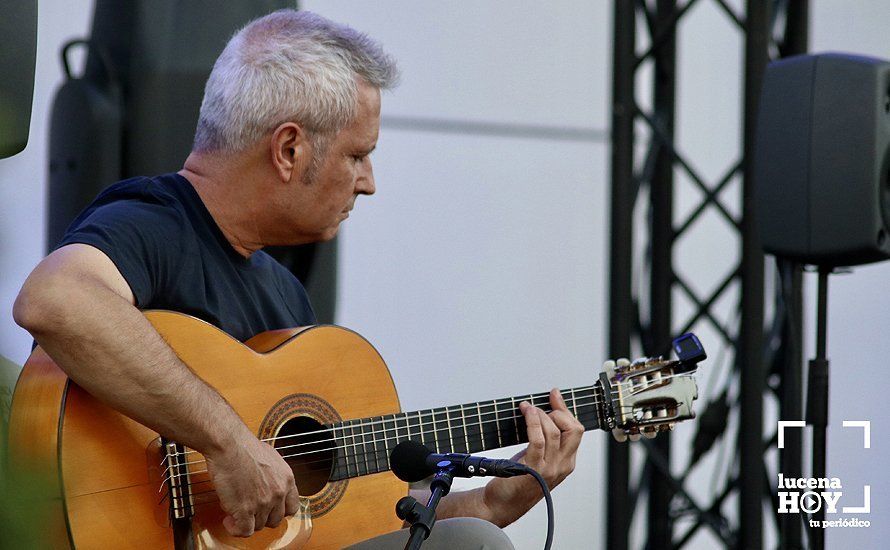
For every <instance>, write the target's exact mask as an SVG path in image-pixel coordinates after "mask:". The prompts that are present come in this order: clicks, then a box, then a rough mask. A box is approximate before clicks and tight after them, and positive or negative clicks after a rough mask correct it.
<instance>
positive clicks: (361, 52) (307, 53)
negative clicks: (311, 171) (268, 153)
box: [193, 10, 398, 152]
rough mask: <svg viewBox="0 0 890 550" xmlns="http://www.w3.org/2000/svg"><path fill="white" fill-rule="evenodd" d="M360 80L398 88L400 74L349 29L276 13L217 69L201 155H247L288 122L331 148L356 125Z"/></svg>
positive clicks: (234, 42) (204, 112)
mask: <svg viewBox="0 0 890 550" xmlns="http://www.w3.org/2000/svg"><path fill="white" fill-rule="evenodd" d="M357 79H361V80H364V81H365V82H366V83H368V84H370V85H371V86H374V87H375V88H377V89H383V90H385V89H390V88H392V87H394V86H395V85H396V84H397V81H398V69H397V68H396V64H395V61H394V60H393V58H392V57H390V56H389V55H387V54H386V53H384V51H383V50H382V49H381V47H380V45H379V44H378V43H377V42H375V41H374V40H372V39H371V38H369V37H368V36H366V35H365V34H362V33H360V32H358V31H356V30H354V29H352V28H350V27H347V26H346V25H341V24H338V23H334V22H333V21H330V20H328V19H325V18H324V17H321V16H319V15H316V14H314V13H310V12H306V11H300V12H298V11H295V10H279V11H276V12H273V13H270V14H269V15H266V16H264V17H261V18H259V19H256V20H254V21H252V22H250V23H248V24H247V25H246V26H245V27H244V28H242V29H241V30H240V31H238V32H237V33H236V34H235V35H234V36H233V37H232V39H231V40H229V43H228V44H226V47H225V49H224V50H223V52H222V54H220V56H219V58H218V59H217V60H216V63H215V64H214V65H213V71H212V72H211V73H210V78H208V79H207V85H206V87H205V88H204V101H203V102H202V103H201V114H200V117H199V119H198V127H197V130H196V132H195V143H194V147H193V149H194V150H195V151H198V152H210V151H224V152H235V151H241V150H243V149H245V148H247V147H248V146H250V145H252V144H254V143H256V142H257V141H258V140H259V139H260V138H261V137H263V136H264V135H265V134H267V133H268V132H270V131H272V130H274V129H275V128H276V127H278V126H279V125H281V124H283V123H285V122H297V123H299V124H301V125H302V126H303V127H304V128H305V129H306V130H308V131H309V132H310V135H311V138H312V139H313V142H314V143H315V144H316V145H318V143H320V142H322V143H323V142H325V141H327V140H326V137H330V136H332V135H333V134H334V133H336V132H337V131H339V130H341V129H342V128H344V127H346V126H347V125H349V123H350V122H351V121H352V120H353V119H354V117H355V115H356V110H357V102H358V99H357V97H358V80H357Z"/></svg>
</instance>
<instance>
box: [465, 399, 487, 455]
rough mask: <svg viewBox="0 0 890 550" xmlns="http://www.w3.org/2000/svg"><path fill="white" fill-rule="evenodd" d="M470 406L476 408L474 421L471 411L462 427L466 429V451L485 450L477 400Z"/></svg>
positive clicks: (480, 412) (480, 413)
mask: <svg viewBox="0 0 890 550" xmlns="http://www.w3.org/2000/svg"><path fill="white" fill-rule="evenodd" d="M472 406H475V408H476V413H475V414H476V419H475V421H474V420H473V416H472V414H473V413H472V412H471V413H470V417H469V419H468V420H467V423H466V426H465V428H464V429H465V430H466V437H467V452H468V453H478V452H479V451H484V450H485V441H484V440H483V438H482V411H481V409H480V408H479V403H478V402H477V403H475V405H472ZM472 406H471V407H472ZM471 410H472V409H471Z"/></svg>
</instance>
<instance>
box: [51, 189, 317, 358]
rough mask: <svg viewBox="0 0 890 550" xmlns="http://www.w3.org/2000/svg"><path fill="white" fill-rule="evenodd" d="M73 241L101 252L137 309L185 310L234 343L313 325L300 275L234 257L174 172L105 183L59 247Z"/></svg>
mask: <svg viewBox="0 0 890 550" xmlns="http://www.w3.org/2000/svg"><path fill="white" fill-rule="evenodd" d="M72 243H83V244H88V245H90V246H94V247H96V248H98V249H99V250H101V251H102V252H104V253H105V254H106V255H107V256H108V257H109V258H110V259H111V261H112V262H114V264H115V265H116V266H117V268H118V270H119V271H120V272H121V274H122V275H123V276H124V279H126V281H127V283H128V284H129V285H130V288H131V289H132V290H133V294H134V295H135V296H136V307H138V308H139V309H142V310H146V309H169V310H173V311H179V312H182V313H187V314H189V315H193V316H195V317H198V318H201V319H204V320H205V321H207V322H209V323H212V324H213V325H216V326H217V327H219V328H221V329H222V330H224V331H225V332H227V333H229V334H230V335H232V336H234V337H235V338H237V339H238V340H241V341H244V340H247V339H249V338H251V337H252V336H254V335H256V334H258V333H260V332H264V331H267V330H273V329H281V328H291V327H298V326H305V325H312V324H315V322H316V320H315V314H314V313H313V311H312V307H311V306H310V305H309V297H308V296H307V295H306V291H305V289H304V288H303V285H301V284H300V282H299V280H297V278H296V277H295V276H294V275H293V274H292V273H291V272H290V271H288V270H287V269H285V268H284V266H282V265H281V264H279V263H278V262H276V261H275V260H274V259H273V258H272V257H271V256H269V255H268V254H266V253H265V252H263V251H258V252H254V253H253V254H252V255H251V256H250V258H245V257H244V256H241V255H240V254H238V252H236V251H235V249H234V248H232V246H231V244H229V242H228V241H227V240H226V238H225V236H224V235H223V233H222V231H221V230H220V229H219V226H217V225H216V222H215V221H214V220H213V217H212V216H211V215H210V212H208V210H207V208H206V207H205V206H204V203H203V202H202V201H201V197H200V196H199V195H198V193H197V191H195V189H194V187H192V185H191V184H190V183H189V182H188V180H186V179H185V178H184V177H182V176H180V175H179V174H165V175H163V176H158V177H154V178H146V177H138V178H132V179H128V180H124V181H121V182H118V183H115V184H114V185H112V186H110V187H108V188H107V189H105V190H104V191H103V192H102V193H100V194H99V196H98V197H96V199H95V200H94V201H93V203H92V204H90V206H88V207H87V208H86V210H84V211H83V212H81V214H80V215H79V216H78V217H77V219H76V220H74V223H72V224H71V226H70V227H69V228H68V231H67V232H66V233H65V236H64V237H63V238H62V241H61V242H60V244H59V245H58V246H59V247H61V246H64V245H66V244H72Z"/></svg>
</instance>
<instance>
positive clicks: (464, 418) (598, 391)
mask: <svg viewBox="0 0 890 550" xmlns="http://www.w3.org/2000/svg"><path fill="white" fill-rule="evenodd" d="M561 393H562V396H563V399H565V402H566V406H567V407H568V409H569V411H570V412H572V413H573V414H574V415H575V417H576V418H577V419H578V420H579V421H580V422H581V424H583V425H584V428H585V429H586V430H593V429H597V428H602V426H603V418H605V413H604V405H603V401H604V400H603V391H602V387H601V385H600V383H599V382H597V383H595V384H594V385H592V386H585V387H579V388H570V389H567V390H561ZM549 395H550V394H549V392H544V393H538V394H532V395H520V396H515V397H507V398H503V399H494V400H490V401H481V402H477V403H465V404H463V405H452V406H449V407H441V408H438V409H426V410H422V411H413V412H406V413H398V414H391V415H386V416H375V417H371V418H362V419H357V420H347V421H345V422H339V423H336V424H333V425H331V426H329V428H330V429H331V431H332V432H333V436H334V439H335V440H336V442H337V445H336V447H337V449H338V451H337V456H336V459H335V462H334V469H333V471H332V475H331V479H332V480H336V479H345V478H350V477H357V476H361V475H366V474H373V473H377V472H383V471H386V470H389V454H390V452H392V450H393V449H394V448H395V446H396V445H398V444H399V443H400V442H402V441H405V440H409V439H410V440H412V441H417V442H419V443H423V444H424V445H425V446H426V447H427V448H429V449H430V450H432V451H433V452H436V453H478V452H482V451H486V450H490V449H499V448H501V447H509V446H510V445H517V444H521V443H526V442H528V435H527V433H526V425H525V419H524V418H523V416H522V414H521V413H520V412H519V403H521V402H522V401H528V402H529V403H531V404H532V405H534V406H536V407H539V408H541V409H543V410H544V411H547V412H549V411H550V410H551V407H550V397H549Z"/></svg>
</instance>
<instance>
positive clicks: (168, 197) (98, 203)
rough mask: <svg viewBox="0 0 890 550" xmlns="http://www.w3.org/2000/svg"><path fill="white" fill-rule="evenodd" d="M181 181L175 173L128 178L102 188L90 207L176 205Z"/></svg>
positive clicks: (179, 198) (179, 194)
mask: <svg viewBox="0 0 890 550" xmlns="http://www.w3.org/2000/svg"><path fill="white" fill-rule="evenodd" d="M182 183H183V181H182V177H181V176H179V175H177V174H163V175H160V176H154V177H147V176H137V177H133V178H128V179H125V180H121V181H119V182H116V183H113V184H111V185H109V186H108V187H106V188H105V189H104V190H102V192H100V193H99V194H98V195H97V196H96V198H95V200H93V202H92V203H91V204H90V207H91V208H93V209H95V208H100V207H102V206H106V205H110V204H118V203H120V204H131V205H132V204H149V205H158V206H168V207H169V206H176V205H177V204H179V203H181V202H182V198H183V194H182V190H181V189H179V187H180V186H182Z"/></svg>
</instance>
